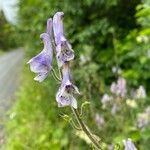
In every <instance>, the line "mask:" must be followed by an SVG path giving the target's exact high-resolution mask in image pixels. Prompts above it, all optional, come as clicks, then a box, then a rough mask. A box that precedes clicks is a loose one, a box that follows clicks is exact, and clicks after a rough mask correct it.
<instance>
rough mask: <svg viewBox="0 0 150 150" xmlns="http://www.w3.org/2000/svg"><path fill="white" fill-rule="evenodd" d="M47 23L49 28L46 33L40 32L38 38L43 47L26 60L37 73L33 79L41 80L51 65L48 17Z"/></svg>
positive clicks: (51, 54) (51, 53) (50, 28)
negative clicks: (41, 41) (35, 54)
mask: <svg viewBox="0 0 150 150" xmlns="http://www.w3.org/2000/svg"><path fill="white" fill-rule="evenodd" d="M47 25H48V27H49V29H47V33H42V34H41V35H40V38H41V39H42V40H43V43H44V48H43V50H42V51H41V52H40V53H39V54H38V55H37V56H35V57H33V58H32V59H30V60H29V61H28V64H30V69H31V71H32V72H34V73H37V76H36V77H35V78H34V80H36V81H39V82H42V81H43V80H44V79H45V78H46V77H47V76H48V73H49V72H50V70H51V68H52V66H51V64H52V57H53V50H52V45H51V40H50V31H51V30H52V20H51V19H48V21H47Z"/></svg>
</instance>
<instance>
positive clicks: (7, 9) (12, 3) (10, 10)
mask: <svg viewBox="0 0 150 150" xmlns="http://www.w3.org/2000/svg"><path fill="white" fill-rule="evenodd" d="M17 2H18V0H0V10H2V11H3V12H4V15H5V17H6V19H7V20H8V21H9V22H10V23H13V24H15V23H16V21H17V19H16V17H17V6H16V4H17Z"/></svg>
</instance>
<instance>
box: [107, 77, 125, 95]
mask: <svg viewBox="0 0 150 150" xmlns="http://www.w3.org/2000/svg"><path fill="white" fill-rule="evenodd" d="M110 91H111V92H112V94H115V95H117V96H121V97H125V95H126V92H127V89H126V80H125V79H124V78H121V77H120V78H119V79H118V81H117V83H115V82H113V83H112V84H111V87H110Z"/></svg>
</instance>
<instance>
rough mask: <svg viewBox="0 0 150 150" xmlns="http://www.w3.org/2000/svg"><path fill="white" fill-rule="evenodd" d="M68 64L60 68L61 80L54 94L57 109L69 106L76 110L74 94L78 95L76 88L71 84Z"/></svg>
mask: <svg viewBox="0 0 150 150" xmlns="http://www.w3.org/2000/svg"><path fill="white" fill-rule="evenodd" d="M68 65H69V64H65V65H64V66H63V68H62V74H63V79H62V83H61V86H60V88H59V90H58V92H57V94H56V101H57V103H58V107H65V106H71V107H73V108H75V109H77V101H76V99H75V98H74V96H73V95H74V94H75V93H78V94H80V93H79V90H78V88H77V87H76V86H75V85H74V84H73V83H72V82H71V79H70V70H69V66H68Z"/></svg>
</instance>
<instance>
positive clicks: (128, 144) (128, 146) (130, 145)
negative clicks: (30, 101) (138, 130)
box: [123, 139, 137, 150]
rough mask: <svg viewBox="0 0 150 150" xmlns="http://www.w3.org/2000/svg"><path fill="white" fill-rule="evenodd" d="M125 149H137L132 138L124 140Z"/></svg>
mask: <svg viewBox="0 0 150 150" xmlns="http://www.w3.org/2000/svg"><path fill="white" fill-rule="evenodd" d="M123 144H124V147H125V149H124V150H137V148H136V147H135V145H134V143H133V142H132V140H131V139H127V140H123Z"/></svg>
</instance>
